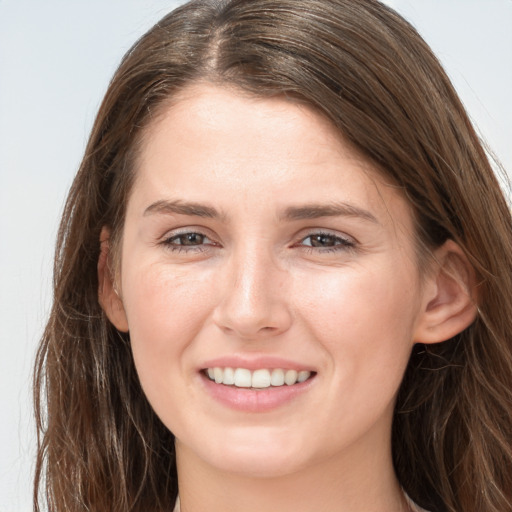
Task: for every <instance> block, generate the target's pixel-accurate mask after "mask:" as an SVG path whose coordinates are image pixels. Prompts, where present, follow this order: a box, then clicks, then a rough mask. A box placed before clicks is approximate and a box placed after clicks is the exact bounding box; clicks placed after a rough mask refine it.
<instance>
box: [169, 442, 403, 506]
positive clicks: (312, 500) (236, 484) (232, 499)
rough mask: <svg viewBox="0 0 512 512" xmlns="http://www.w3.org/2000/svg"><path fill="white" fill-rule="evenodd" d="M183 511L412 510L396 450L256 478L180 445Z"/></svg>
mask: <svg viewBox="0 0 512 512" xmlns="http://www.w3.org/2000/svg"><path fill="white" fill-rule="evenodd" d="M176 453H177V464H178V475H179V493H180V500H181V512H201V511H204V510H208V511H209V512H231V511H233V512H235V511H237V512H238V511H240V510H243V511H244V512H261V510H279V511H280V512H297V511H298V510H300V511H304V512H305V511H315V512H316V511H318V510H322V511H325V512H331V511H332V512H334V511H336V512H340V511H342V512H398V511H403V512H406V511H408V510H410V509H409V508H408V505H407V504H406V502H405V499H404V495H403V493H402V491H401V488H400V485H399V483H398V481H397V479H396V476H395V474H394V470H393V465H392V460H391V450H387V451H381V452H380V453H378V452H373V453H368V452H367V453H365V454H361V453H360V454H359V455H360V456H359V457H357V458H355V459H354V458H353V457H352V456H348V455H347V457H340V456H337V457H331V458H329V459H327V460H322V461H321V462H318V463H316V464H314V465H309V466H308V467H307V468H304V469H299V470H298V471H296V472H294V473H292V474H286V475H279V476H274V477H259V476H258V477H255V476H251V475H247V474H240V473H234V472H233V473H231V472H228V471H224V470H219V469H218V468H215V467H212V466H210V465H209V464H207V463H205V462H204V461H203V460H202V459H200V458H199V457H197V456H196V455H195V454H194V453H193V452H192V451H190V450H189V449H188V448H187V447H185V446H182V445H181V444H180V443H179V442H177V446H176Z"/></svg>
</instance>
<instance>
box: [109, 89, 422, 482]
mask: <svg viewBox="0 0 512 512" xmlns="http://www.w3.org/2000/svg"><path fill="white" fill-rule="evenodd" d="M136 172H137V178H136V181H135V184H134V187H133V191H132V193H131V196H130V199H129V202H128V206H127V214H126V224H125V228H124V235H123V241H122V251H121V268H120V280H119V283H118V286H119V288H120V294H121V296H122V301H123V305H124V313H123V314H125V315H126V319H125V320H124V319H123V320H117V325H118V327H119V328H121V329H126V328H127V329H129V332H130V338H131V343H132V347H133V354H134V358H135V363H136V366H137V370H138V373H139V376H140V381H141V384H142V387H143V389H144V392H145V393H146V395H147V397H148V399H149V401H150V403H151V405H152V406H153V408H154V410H155V411H156V413H157V414H158V416H159V417H160V418H161V419H162V421H163V422H164V424H165V425H166V426H167V427H168V428H169V429H170V430H171V431H172V432H173V433H174V434H175V436H176V439H177V450H178V456H180V454H190V456H194V457H196V458H198V459H200V460H202V461H203V462H204V463H205V464H207V465H209V466H213V467H216V468H219V469H223V470H227V471H236V472H241V473H247V474H251V475H280V474H288V473H291V472H294V471H298V470H300V469H304V468H307V467H309V466H310V465H313V464H318V463H321V462H322V461H327V460H330V461H331V462H332V461H335V462H336V461H340V462H341V461H344V462H345V463H346V462H347V461H348V462H350V461H351V460H353V461H357V460H358V459H359V458H360V456H361V454H362V453H366V454H367V455H368V454H379V453H384V452H385V453H388V452H389V451H390V441H389V435H390V426H391V419H392V412H393V405H394V401H395V395H396V393H397V389H398V387H399V384H400V381H401V379H402V376H403V373H404V370H405V367H406V364H407V361H408V358H409V354H410V351H411V347H412V344H413V342H414V340H415V339H416V337H417V329H418V325H419V323H420V319H421V311H422V310H423V309H424V306H425V304H424V302H425V299H424V297H423V295H422V289H423V288H422V287H421V286H420V276H419V271H418V264H417V258H416V254H415V248H414V236H413V219H412V215H411V211H410V208H409V206H408V204H407V202H406V201H405V200H404V199H403V197H402V196H401V194H400V193H399V192H398V191H397V190H396V189H395V188H393V187H392V186H390V185H388V184H386V183H385V181H384V180H383V179H382V178H381V177H380V176H379V175H378V174H377V173H376V172H375V171H374V170H373V169H372V167H371V165H370V164H369V163H368V162H367V161H365V160H364V159H362V158H361V157H359V156H358V155H357V154H356V153H355V152H354V151H353V150H352V149H351V148H350V147H348V146H347V145H346V144H344V143H343V142H342V141H340V139H339V138H337V137H336V134H335V132H334V131H333V128H332V127H331V126H330V125H329V124H328V122H327V121H325V120H324V119H323V118H322V117H319V116H318V115H317V114H315V113H313V112H312V111H311V110H310V109H308V108H307V107H304V106H299V105H297V104H294V103H291V102H288V101H286V100H283V99H255V98H251V97H248V96H245V95H243V94H242V93H239V92H236V91H234V90H230V89H224V88H216V87H213V86H207V85H196V86H194V87H189V88H188V89H186V90H185V91H184V92H183V93H182V94H181V96H180V98H179V99H178V100H177V101H176V102H175V103H174V104H173V105H172V106H170V107H169V108H168V110H167V111H166V112H165V113H164V115H163V116H162V117H160V118H158V120H155V121H154V122H153V124H152V125H150V126H149V128H148V130H147V132H146V137H145V142H144V145H143V148H142V152H141V155H140V159H139V161H138V164H137V170H136ZM115 323H116V322H115ZM208 374H210V375H208ZM212 378H213V379H214V380H212ZM283 380H284V381H285V383H284V384H283Z"/></svg>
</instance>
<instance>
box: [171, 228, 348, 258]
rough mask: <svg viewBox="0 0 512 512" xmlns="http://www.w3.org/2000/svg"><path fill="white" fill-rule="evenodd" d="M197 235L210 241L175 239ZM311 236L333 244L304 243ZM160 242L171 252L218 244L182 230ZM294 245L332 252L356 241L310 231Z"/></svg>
mask: <svg viewBox="0 0 512 512" xmlns="http://www.w3.org/2000/svg"><path fill="white" fill-rule="evenodd" d="M191 235H194V236H198V237H202V238H203V239H206V240H209V241H210V243H204V240H203V243H200V244H197V245H186V244H176V243H175V241H176V240H177V239H179V238H181V237H186V236H191ZM313 237H325V238H329V239H332V241H333V243H334V245H330V246H326V247H319V246H317V247H315V246H313V245H311V243H310V244H309V245H305V244H304V242H305V241H306V240H307V239H308V238H313ZM161 244H162V245H163V246H165V247H166V248H167V249H168V250H170V251H172V252H177V253H190V252H195V253H201V252H205V251H207V250H208V249H209V248H210V247H215V246H218V244H217V243H216V242H214V241H211V239H210V238H209V237H208V235H206V234H204V233H201V232H200V231H183V232H181V233H173V234H172V235H171V236H168V237H166V238H165V239H164V240H163V241H162V242H161ZM294 246H298V247H301V248H302V249H303V250H305V251H307V252H308V253H319V252H320V253H332V252H338V251H347V250H354V249H355V248H356V246H357V244H356V242H355V241H354V240H353V239H350V238H348V237H342V236H339V235H335V234H333V233H329V232H323V231H319V232H314V233H310V234H308V235H307V236H305V237H302V238H300V240H299V241H298V243H296V244H294Z"/></svg>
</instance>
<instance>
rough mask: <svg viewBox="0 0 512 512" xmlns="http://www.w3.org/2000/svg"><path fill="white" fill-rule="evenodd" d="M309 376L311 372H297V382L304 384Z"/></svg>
mask: <svg viewBox="0 0 512 512" xmlns="http://www.w3.org/2000/svg"><path fill="white" fill-rule="evenodd" d="M310 375H311V372H307V371H305V370H303V371H301V372H299V374H298V375H297V382H304V381H305V380H308V379H309V376H310Z"/></svg>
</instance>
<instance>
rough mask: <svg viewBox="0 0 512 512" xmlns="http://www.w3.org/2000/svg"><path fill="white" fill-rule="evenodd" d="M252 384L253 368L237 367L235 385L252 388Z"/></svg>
mask: <svg viewBox="0 0 512 512" xmlns="http://www.w3.org/2000/svg"><path fill="white" fill-rule="evenodd" d="M251 384H252V378H251V370H246V369H245V368H237V369H236V370H235V386H236V387H237V388H250V387H251Z"/></svg>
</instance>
